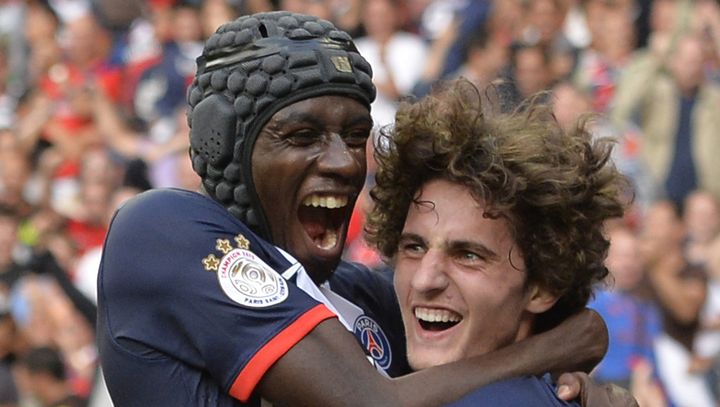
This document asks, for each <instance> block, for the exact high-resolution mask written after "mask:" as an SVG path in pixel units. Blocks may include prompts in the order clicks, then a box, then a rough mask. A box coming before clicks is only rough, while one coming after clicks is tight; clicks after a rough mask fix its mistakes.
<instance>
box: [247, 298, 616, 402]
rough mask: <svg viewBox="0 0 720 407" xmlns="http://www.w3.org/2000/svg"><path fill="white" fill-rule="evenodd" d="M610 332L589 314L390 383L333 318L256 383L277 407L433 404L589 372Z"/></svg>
mask: <svg viewBox="0 0 720 407" xmlns="http://www.w3.org/2000/svg"><path fill="white" fill-rule="evenodd" d="M606 348H607V331H606V328H605V325H604V323H603V322H602V319H601V318H600V317H599V316H598V315H597V314H596V313H594V312H592V311H584V312H582V313H580V314H578V315H575V316H573V317H571V318H569V319H568V320H567V321H566V322H564V323H563V324H561V325H560V326H558V327H557V328H555V329H553V330H550V331H548V332H545V333H542V334H539V335H535V336H532V337H530V338H528V339H526V340H524V341H521V342H518V343H515V344H512V345H510V346H508V347H505V348H502V349H500V350H497V351H495V352H492V353H488V354H485V355H482V356H476V357H473V358H469V359H465V360H461V361H458V362H454V363H450V364H447V365H443V366H438V367H434V368H430V369H426V370H423V371H420V372H416V373H413V374H410V375H406V376H403V377H400V378H396V379H387V378H385V377H383V376H381V375H380V374H378V373H377V372H376V371H375V368H374V367H372V366H371V365H370V364H369V363H368V362H367V360H366V358H365V355H364V354H363V352H362V349H361V348H360V347H359V346H358V345H357V342H356V340H355V338H354V337H353V336H352V335H351V334H350V333H349V332H347V331H346V330H345V329H344V328H343V327H342V325H341V324H340V323H339V322H338V321H337V320H335V319H331V320H327V321H325V322H322V323H321V324H320V325H318V326H317V327H316V328H315V329H314V330H313V331H312V332H311V333H310V334H309V335H307V336H306V337H305V338H304V339H303V340H301V341H300V342H299V343H298V344H296V345H295V346H294V347H292V348H291V349H290V350H289V351H288V352H287V353H286V354H285V355H284V356H283V357H282V358H280V360H278V362H277V363H275V365H274V366H273V367H272V368H271V369H270V370H268V372H267V373H266V374H265V376H264V377H263V379H262V380H261V381H260V383H259V386H258V388H257V391H258V392H259V393H260V394H261V395H262V396H263V397H264V398H266V399H268V400H270V401H272V402H273V403H276V404H277V405H294V406H296V405H323V406H355V405H357V406H367V405H378V406H384V405H388V406H438V405H443V404H446V403H449V402H452V401H454V400H457V399H459V398H460V397H462V396H464V395H465V394H467V393H468V392H470V391H471V390H473V389H475V388H477V387H480V386H483V385H485V384H488V383H491V382H494V381H497V380H502V379H507V378H510V377H515V376H519V375H526V374H543V373H545V372H547V371H558V372H560V371H572V370H589V369H590V368H591V367H592V366H594V365H595V364H596V363H597V362H598V361H599V360H600V359H601V358H602V356H603V355H604V353H605V350H606Z"/></svg>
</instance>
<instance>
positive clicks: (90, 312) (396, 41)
mask: <svg viewBox="0 0 720 407" xmlns="http://www.w3.org/2000/svg"><path fill="white" fill-rule="evenodd" d="M279 9H283V10H291V11H296V12H304V13H307V14H313V15H317V16H319V17H322V18H325V19H327V20H331V21H333V22H334V23H335V24H336V25H338V26H340V27H341V28H343V29H344V30H346V31H348V32H349V33H351V35H352V36H353V37H354V38H355V39H356V45H357V47H358V49H359V50H360V52H361V53H362V54H363V55H364V56H365V57H366V58H367V59H368V61H370V63H371V64H372V67H373V70H374V81H375V85H376V86H377V89H378V97H377V100H376V101H375V102H374V104H373V107H372V115H373V119H374V121H375V123H376V131H380V129H381V128H382V127H383V126H385V125H389V124H391V123H392V121H393V117H394V113H395V109H396V107H397V105H398V103H400V102H401V101H402V100H405V99H407V98H417V97H422V96H423V95H425V94H426V93H427V92H428V91H429V90H430V89H431V88H432V86H433V85H434V84H435V83H437V82H438V81H441V80H443V79H448V78H454V77H458V76H464V77H466V78H468V79H469V80H471V81H472V82H474V83H476V84H477V85H479V86H480V87H481V88H483V89H487V94H488V97H498V98H501V100H503V101H504V102H506V103H505V106H507V108H510V109H515V108H522V104H520V101H522V99H523V98H525V97H528V96H532V95H536V96H535V97H542V98H546V99H547V100H548V102H549V103H552V104H553V106H554V111H555V115H556V117H557V119H558V121H559V122H560V123H561V125H563V126H574V125H576V123H577V122H578V120H579V119H580V120H586V121H587V124H586V125H588V126H591V127H592V129H593V132H594V134H596V135H597V137H613V138H615V139H616V140H617V144H616V147H615V153H614V158H613V159H614V161H615V165H617V166H618V167H619V168H620V169H621V170H622V171H623V172H624V173H625V174H626V175H627V176H628V177H629V179H630V181H631V187H632V188H631V190H628V191H627V195H628V197H629V198H632V200H631V201H632V204H631V206H630V207H629V209H628V212H627V215H626V216H625V218H623V219H619V220H617V222H613V223H612V224H609V225H608V227H607V231H608V234H609V235H610V237H611V247H610V252H609V257H608V260H607V267H608V269H609V270H610V272H611V274H610V278H609V279H608V281H607V282H606V284H604V285H603V286H602V287H598V293H597V295H596V296H595V299H594V300H593V302H592V304H591V306H592V307H594V308H595V309H597V310H598V312H600V313H601V314H602V315H603V317H604V318H605V319H606V321H607V324H608V327H609V330H610V349H609V352H608V356H607V357H606V358H605V360H604V361H603V362H602V363H601V365H600V366H599V367H598V368H597V369H596V371H595V372H594V373H593V374H594V377H595V379H596V380H598V381H601V382H613V383H618V384H620V385H622V386H624V387H627V388H629V389H631V391H632V392H633V394H634V395H635V396H636V397H637V399H638V401H639V402H640V405H641V406H650V407H653V406H693V407H704V406H718V405H719V404H718V400H720V163H718V162H717V160H718V159H720V2H718V0H494V1H493V0H123V1H121V0H0V407H8V406H23V407H24V406H30V407H35V406H37V407H45V406H61V405H64V406H86V405H89V406H93V407H99V406H107V405H111V404H110V403H109V401H108V400H107V397H106V395H104V393H103V385H102V381H101V379H100V378H101V375H100V374H99V372H98V366H97V351H96V348H95V345H94V321H95V313H96V307H95V303H96V287H95V281H96V275H97V268H98V264H99V262H100V256H101V250H102V243H103V240H104V236H105V232H106V229H107V225H108V223H109V221H110V219H111V217H112V214H113V213H114V210H115V209H116V208H117V207H118V206H119V205H121V204H122V203H123V202H124V201H125V200H127V199H128V198H130V197H132V196H133V195H135V194H137V193H140V192H142V191H144V190H147V189H150V188H160V187H176V188H185V189H190V190H197V189H198V187H199V178H198V177H197V176H196V175H195V174H194V172H193V171H192V169H191V167H190V162H189V160H188V157H187V148H188V127H187V121H186V117H185V92H186V89H187V85H188V84H189V82H190V80H191V79H192V76H193V73H194V69H195V58H196V57H197V56H199V54H200V53H201V51H202V47H203V41H204V40H205V39H206V38H207V37H208V36H209V35H210V34H211V33H212V32H214V31H215V29H216V28H217V27H218V26H219V25H220V24H222V23H223V22H226V21H229V20H232V19H234V18H236V17H237V16H239V15H242V14H247V13H253V12H258V11H268V10H279ZM538 92H542V93H539V94H538ZM370 151H371V148H368V152H369V154H368V158H369V161H370V165H369V168H370V173H369V174H368V186H371V185H372V182H373V173H372V155H371V154H370ZM369 204H370V202H369V198H368V196H367V194H365V195H363V196H362V197H361V199H360V200H359V201H358V205H357V208H356V213H355V215H354V216H353V220H352V227H351V229H350V232H349V239H348V242H349V244H348V248H347V251H346V258H348V259H350V260H354V261H360V262H363V263H365V264H368V265H370V266H380V264H381V259H380V258H379V256H378V255H377V254H376V253H375V252H373V251H372V250H370V249H369V248H368V247H367V245H365V243H364V241H363V239H362V225H363V210H364V209H366V208H367V205H369Z"/></svg>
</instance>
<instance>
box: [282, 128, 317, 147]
mask: <svg viewBox="0 0 720 407" xmlns="http://www.w3.org/2000/svg"><path fill="white" fill-rule="evenodd" d="M319 138H320V133H319V132H317V131H315V130H311V129H303V130H297V131H294V132H292V133H290V134H289V135H288V136H287V137H285V140H286V141H287V142H288V143H290V144H291V145H294V146H300V147H303V146H309V145H311V144H313V143H315V142H317V141H318V139H319Z"/></svg>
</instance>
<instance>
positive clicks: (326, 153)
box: [318, 133, 365, 179]
mask: <svg viewBox="0 0 720 407" xmlns="http://www.w3.org/2000/svg"><path fill="white" fill-rule="evenodd" d="M318 168H319V170H320V172H321V173H323V174H327V175H330V176H338V177H342V178H345V179H353V178H357V177H360V178H363V179H364V177H365V155H364V151H362V153H360V154H359V153H358V152H355V151H354V150H353V149H351V148H350V147H349V146H348V145H347V144H346V143H345V140H343V139H342V137H340V135H339V134H336V133H332V134H330V135H329V136H328V137H327V139H326V142H325V143H324V144H323V152H322V154H321V155H320V157H319V159H318Z"/></svg>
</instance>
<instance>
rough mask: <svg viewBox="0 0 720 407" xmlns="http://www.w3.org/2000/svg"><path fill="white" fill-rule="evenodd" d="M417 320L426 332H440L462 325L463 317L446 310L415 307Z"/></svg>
mask: <svg viewBox="0 0 720 407" xmlns="http://www.w3.org/2000/svg"><path fill="white" fill-rule="evenodd" d="M414 314H415V318H416V319H417V321H418V324H419V325H420V329H422V330H424V331H431V332H440V331H445V330H447V329H450V328H452V327H454V326H455V325H457V324H458V323H460V322H461V321H462V319H463V317H462V315H460V314H458V313H457V312H455V311H452V310H448V309H444V308H431V307H415V309H414Z"/></svg>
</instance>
